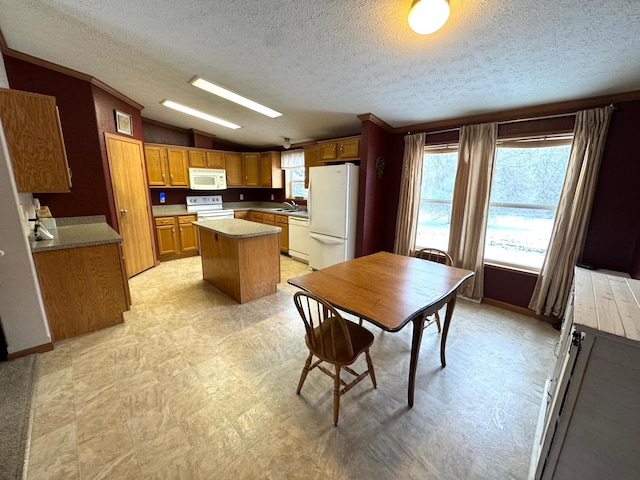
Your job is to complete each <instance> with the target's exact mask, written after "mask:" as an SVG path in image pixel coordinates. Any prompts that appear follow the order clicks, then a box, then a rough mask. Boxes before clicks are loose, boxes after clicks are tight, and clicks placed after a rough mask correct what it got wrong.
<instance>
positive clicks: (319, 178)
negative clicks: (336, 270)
mask: <svg viewBox="0 0 640 480" xmlns="http://www.w3.org/2000/svg"><path fill="white" fill-rule="evenodd" d="M359 170H360V168H359V167H358V166H356V165H353V164H351V163H345V164H342V165H329V166H326V167H311V168H310V169H309V198H308V201H307V207H308V210H309V237H310V244H309V266H310V267H311V268H313V269H315V270H319V269H321V268H325V267H329V266H331V265H334V264H336V263H340V262H344V261H346V260H350V259H352V258H354V256H355V251H356V221H357V216H358V174H359Z"/></svg>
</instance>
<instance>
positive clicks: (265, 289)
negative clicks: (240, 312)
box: [193, 219, 282, 303]
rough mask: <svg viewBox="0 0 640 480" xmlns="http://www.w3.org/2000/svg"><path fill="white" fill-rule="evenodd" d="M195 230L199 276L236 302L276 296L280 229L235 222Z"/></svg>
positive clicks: (204, 225)
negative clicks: (199, 264)
mask: <svg viewBox="0 0 640 480" xmlns="http://www.w3.org/2000/svg"><path fill="white" fill-rule="evenodd" d="M193 224H194V225H195V226H196V227H198V236H199V237H200V255H201V256H202V277H203V278H204V279H205V280H206V281H208V282H209V283H211V284H212V285H213V286H214V287H216V288H217V289H219V290H220V291H222V292H224V293H226V294H227V295H229V296H230V297H231V298H233V299H234V300H236V301H237V302H239V303H246V302H250V301H252V300H255V299H257V298H261V297H264V296H266V295H271V294H273V293H276V290H277V285H278V283H279V282H280V232H281V230H282V229H281V228H280V227H274V226H271V225H263V224H259V223H255V222H248V221H246V220H238V219H224V220H206V221H198V222H194V223H193Z"/></svg>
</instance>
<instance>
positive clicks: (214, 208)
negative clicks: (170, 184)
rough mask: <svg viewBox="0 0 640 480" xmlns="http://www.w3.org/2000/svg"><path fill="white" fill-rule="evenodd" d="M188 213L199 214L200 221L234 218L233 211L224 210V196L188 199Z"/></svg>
mask: <svg viewBox="0 0 640 480" xmlns="http://www.w3.org/2000/svg"><path fill="white" fill-rule="evenodd" d="M187 212H189V213H197V214H198V220H220V219H223V218H233V210H229V209H224V208H222V195H208V196H203V197H196V196H189V197H187Z"/></svg>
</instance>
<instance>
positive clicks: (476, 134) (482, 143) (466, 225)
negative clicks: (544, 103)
mask: <svg viewBox="0 0 640 480" xmlns="http://www.w3.org/2000/svg"><path fill="white" fill-rule="evenodd" d="M497 136H498V124H497V123H486V124H482V125H469V126H464V127H462V128H461V129H460V147H459V150H458V169H457V171H456V180H455V183H454V187H453V203H452V206H451V227H450V232H449V254H450V255H451V257H452V258H453V264H454V265H455V266H456V267H460V268H466V269H467V270H472V271H473V272H475V276H474V278H473V279H472V280H471V281H469V282H467V284H466V285H465V286H464V287H463V288H462V289H461V291H460V293H462V294H463V295H464V296H466V297H469V298H471V299H474V300H480V299H481V298H482V295H483V292H484V240H485V234H486V230H487V217H488V214H489V195H490V193H491V176H492V173H493V163H494V158H495V152H496V140H497Z"/></svg>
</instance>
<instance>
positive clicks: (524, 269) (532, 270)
mask: <svg viewBox="0 0 640 480" xmlns="http://www.w3.org/2000/svg"><path fill="white" fill-rule="evenodd" d="M484 264H485V266H489V267H494V268H500V269H502V270H511V271H513V272H521V273H526V274H529V275H535V276H538V275H540V269H539V268H533V267H523V266H520V265H511V264H508V263H500V262H496V261H485V262H484Z"/></svg>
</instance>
